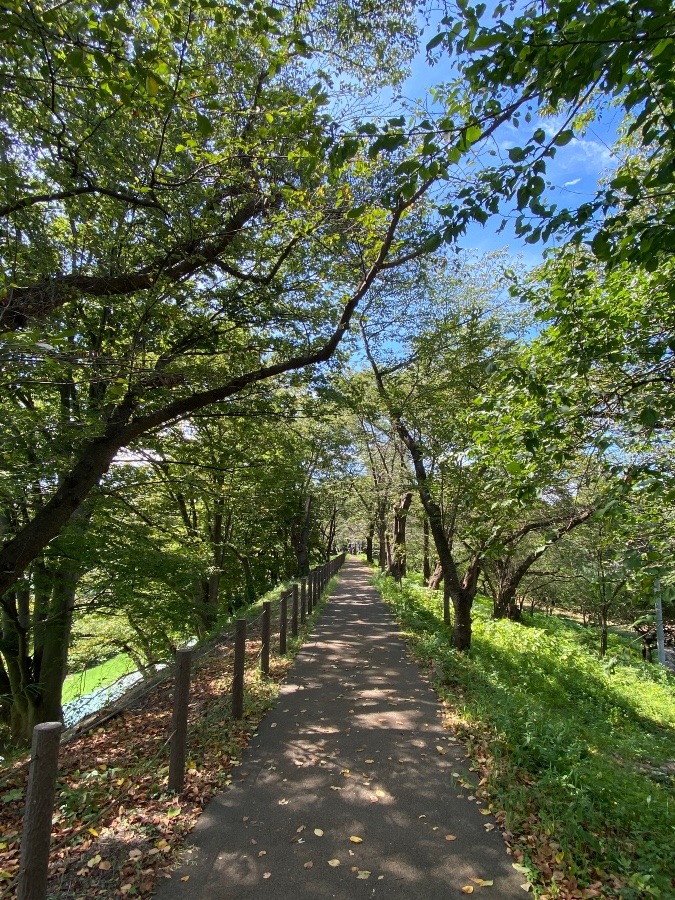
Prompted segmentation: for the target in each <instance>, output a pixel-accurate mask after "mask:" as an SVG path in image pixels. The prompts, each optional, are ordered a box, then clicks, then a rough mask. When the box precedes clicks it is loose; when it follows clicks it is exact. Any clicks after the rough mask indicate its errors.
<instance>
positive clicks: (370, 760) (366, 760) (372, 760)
mask: <svg viewBox="0 0 675 900" xmlns="http://www.w3.org/2000/svg"><path fill="white" fill-rule="evenodd" d="M364 762H366V763H374V762H375V760H374V759H364Z"/></svg>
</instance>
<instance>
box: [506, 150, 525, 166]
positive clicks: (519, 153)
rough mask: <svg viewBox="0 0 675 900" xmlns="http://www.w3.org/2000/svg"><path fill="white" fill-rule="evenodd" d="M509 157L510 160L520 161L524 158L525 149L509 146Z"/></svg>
mask: <svg viewBox="0 0 675 900" xmlns="http://www.w3.org/2000/svg"><path fill="white" fill-rule="evenodd" d="M509 159H510V160H511V162H514V163H517V162H522V161H523V160H524V159H525V151H524V150H523V148H522V147H511V149H510V150H509Z"/></svg>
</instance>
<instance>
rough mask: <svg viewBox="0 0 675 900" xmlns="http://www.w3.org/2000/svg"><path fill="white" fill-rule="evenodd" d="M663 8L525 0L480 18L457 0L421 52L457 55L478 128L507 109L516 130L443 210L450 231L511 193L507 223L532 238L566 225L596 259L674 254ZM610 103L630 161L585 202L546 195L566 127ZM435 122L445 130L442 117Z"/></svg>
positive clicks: (651, 260) (674, 147) (669, 52)
mask: <svg viewBox="0 0 675 900" xmlns="http://www.w3.org/2000/svg"><path fill="white" fill-rule="evenodd" d="M671 13H672V10H671V8H670V4H669V3H668V2H666V0H658V2H655V3H654V2H649V3H646V2H644V0H627V2H626V0H592V2H589V3H587V4H585V5H584V7H583V10H582V11H580V9H579V7H578V4H576V3H573V2H562V3H560V2H552V0H550V2H549V0H545V2H542V3H528V4H525V5H524V7H518V5H517V4H516V3H515V2H508V3H507V2H505V3H500V4H498V5H497V7H496V8H495V10H494V19H493V21H492V22H489V21H487V17H486V6H485V4H479V5H477V6H470V5H469V4H468V3H467V2H465V0H460V2H458V4H457V9H456V11H455V12H454V13H452V14H449V15H448V16H446V17H445V18H444V19H443V23H442V26H441V29H440V30H439V33H438V34H437V35H436V37H435V38H433V39H432V41H430V43H429V45H428V51H429V53H430V54H431V55H432V57H433V58H434V59H435V61H436V62H437V63H441V64H442V63H446V65H447V62H446V57H447V60H451V59H452V56H453V54H454V55H455V60H456V63H455V69H456V72H457V74H458V75H459V79H460V83H462V84H463V88H464V90H465V91H466V96H467V98H468V99H467V107H468V111H467V112H466V114H465V121H467V120H472V121H474V122H475V123H476V125H477V127H478V128H484V127H485V124H486V123H487V122H491V121H493V119H494V117H495V116H499V115H501V114H503V112H504V111H505V110H511V111H512V115H511V117H510V118H511V121H512V122H513V124H514V125H515V126H517V127H519V126H522V129H521V133H522V134H523V139H522V141H521V146H516V147H512V148H511V149H510V150H509V151H508V160H504V161H503V162H501V163H500V164H498V165H492V166H487V167H485V169H484V170H483V171H482V172H481V173H480V175H479V178H478V182H477V183H472V184H471V185H470V186H467V188H466V190H465V191H464V192H462V193H461V194H460V196H459V200H460V201H461V202H460V204H459V205H456V206H454V205H453V206H452V207H450V208H448V210H447V212H448V214H449V216H450V223H449V231H448V235H447V237H448V238H449V239H452V238H454V236H455V235H456V234H457V228H458V226H459V227H460V229H461V228H462V227H463V223H464V224H465V223H466V222H468V221H470V220H471V219H472V218H474V219H477V220H478V221H485V218H486V216H487V214H489V213H493V214H498V213H499V212H500V209H501V207H502V203H505V204H506V205H507V208H511V207H512V206H513V204H514V203H515V205H516V208H517V218H516V231H517V232H518V233H519V234H520V235H522V236H523V237H525V240H526V241H528V242H530V243H534V242H536V241H538V240H540V239H544V240H546V239H548V238H549V237H550V236H551V235H552V234H556V233H558V232H563V233H568V234H571V235H572V236H573V239H574V240H575V241H576V242H579V241H582V240H589V241H592V249H593V252H594V254H595V255H596V257H597V258H598V259H600V260H602V261H603V262H607V263H608V264H610V265H615V264H617V263H622V262H631V263H636V262H637V263H639V264H641V265H644V267H645V268H646V269H647V270H653V269H655V268H656V267H657V265H658V263H657V259H658V258H659V257H660V256H662V255H664V254H665V255H667V254H672V252H673V250H674V249H675V229H674V228H673V222H674V220H673V215H672V213H673V192H672V189H671V184H672V177H671V173H672V165H673V159H674V158H675V128H673V111H674V109H675V89H674V87H673V81H672V67H673V56H674V54H673V48H674V47H675V44H674V43H673V37H674V36H675V28H674V26H673V19H672V14H671ZM453 74H455V73H453ZM617 107H618V108H620V109H622V111H623V114H624V122H623V128H624V131H625V133H626V135H627V137H628V138H629V139H630V140H631V141H632V142H633V145H634V144H635V143H636V142H637V143H638V144H639V145H640V146H641V148H643V150H642V153H641V154H640V156H639V159H637V160H636V159H635V158H633V159H630V158H628V159H627V160H626V161H625V162H624V163H623V164H622V165H620V166H619V167H618V168H617V170H616V172H615V173H614V175H613V176H611V177H610V178H609V179H608V180H607V182H606V183H605V184H604V185H601V186H600V187H599V188H598V191H597V193H596V195H595V197H594V198H593V199H592V200H591V201H589V202H584V203H582V204H580V205H579V206H578V207H577V208H570V207H569V206H564V207H563V208H562V209H561V208H557V207H556V205H555V204H553V203H551V202H550V201H547V200H546V199H545V196H544V192H545V189H546V183H545V180H544V176H545V175H546V169H547V163H548V161H549V160H550V159H551V158H552V157H553V156H554V155H555V154H556V151H557V149H558V148H559V147H564V146H565V144H567V143H569V142H570V141H571V140H572V138H573V137H574V129H575V128H576V129H577V130H583V127H584V123H587V122H588V121H589V118H592V117H594V116H596V115H602V113H603V112H606V111H608V110H610V109H613V110H614V109H616V108H617ZM551 114H555V118H553V117H552V116H551ZM542 119H543V120H544V121H542ZM440 127H441V128H444V127H448V128H451V129H452V128H453V127H454V123H453V121H452V119H451V117H450V116H449V117H448V121H447V122H443V121H441V123H440ZM629 149H630V148H629ZM633 157H634V154H633ZM645 201H647V202H645ZM458 213H459V215H458Z"/></svg>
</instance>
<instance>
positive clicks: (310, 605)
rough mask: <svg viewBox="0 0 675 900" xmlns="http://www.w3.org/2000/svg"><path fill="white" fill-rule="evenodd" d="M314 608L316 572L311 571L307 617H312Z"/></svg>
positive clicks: (308, 582) (308, 578)
mask: <svg viewBox="0 0 675 900" xmlns="http://www.w3.org/2000/svg"><path fill="white" fill-rule="evenodd" d="M313 608H314V572H313V571H310V573H309V575H308V576H307V615H308V616H311V615H312V609H313Z"/></svg>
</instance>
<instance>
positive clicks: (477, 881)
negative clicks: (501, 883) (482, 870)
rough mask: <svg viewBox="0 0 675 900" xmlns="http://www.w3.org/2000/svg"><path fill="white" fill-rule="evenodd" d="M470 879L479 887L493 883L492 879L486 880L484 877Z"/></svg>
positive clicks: (490, 885) (489, 885)
mask: <svg viewBox="0 0 675 900" xmlns="http://www.w3.org/2000/svg"><path fill="white" fill-rule="evenodd" d="M471 880H472V881H473V883H474V884H477V885H478V886H479V887H492V885H493V884H494V881H488V880H486V879H485V878H472V879H471Z"/></svg>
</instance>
